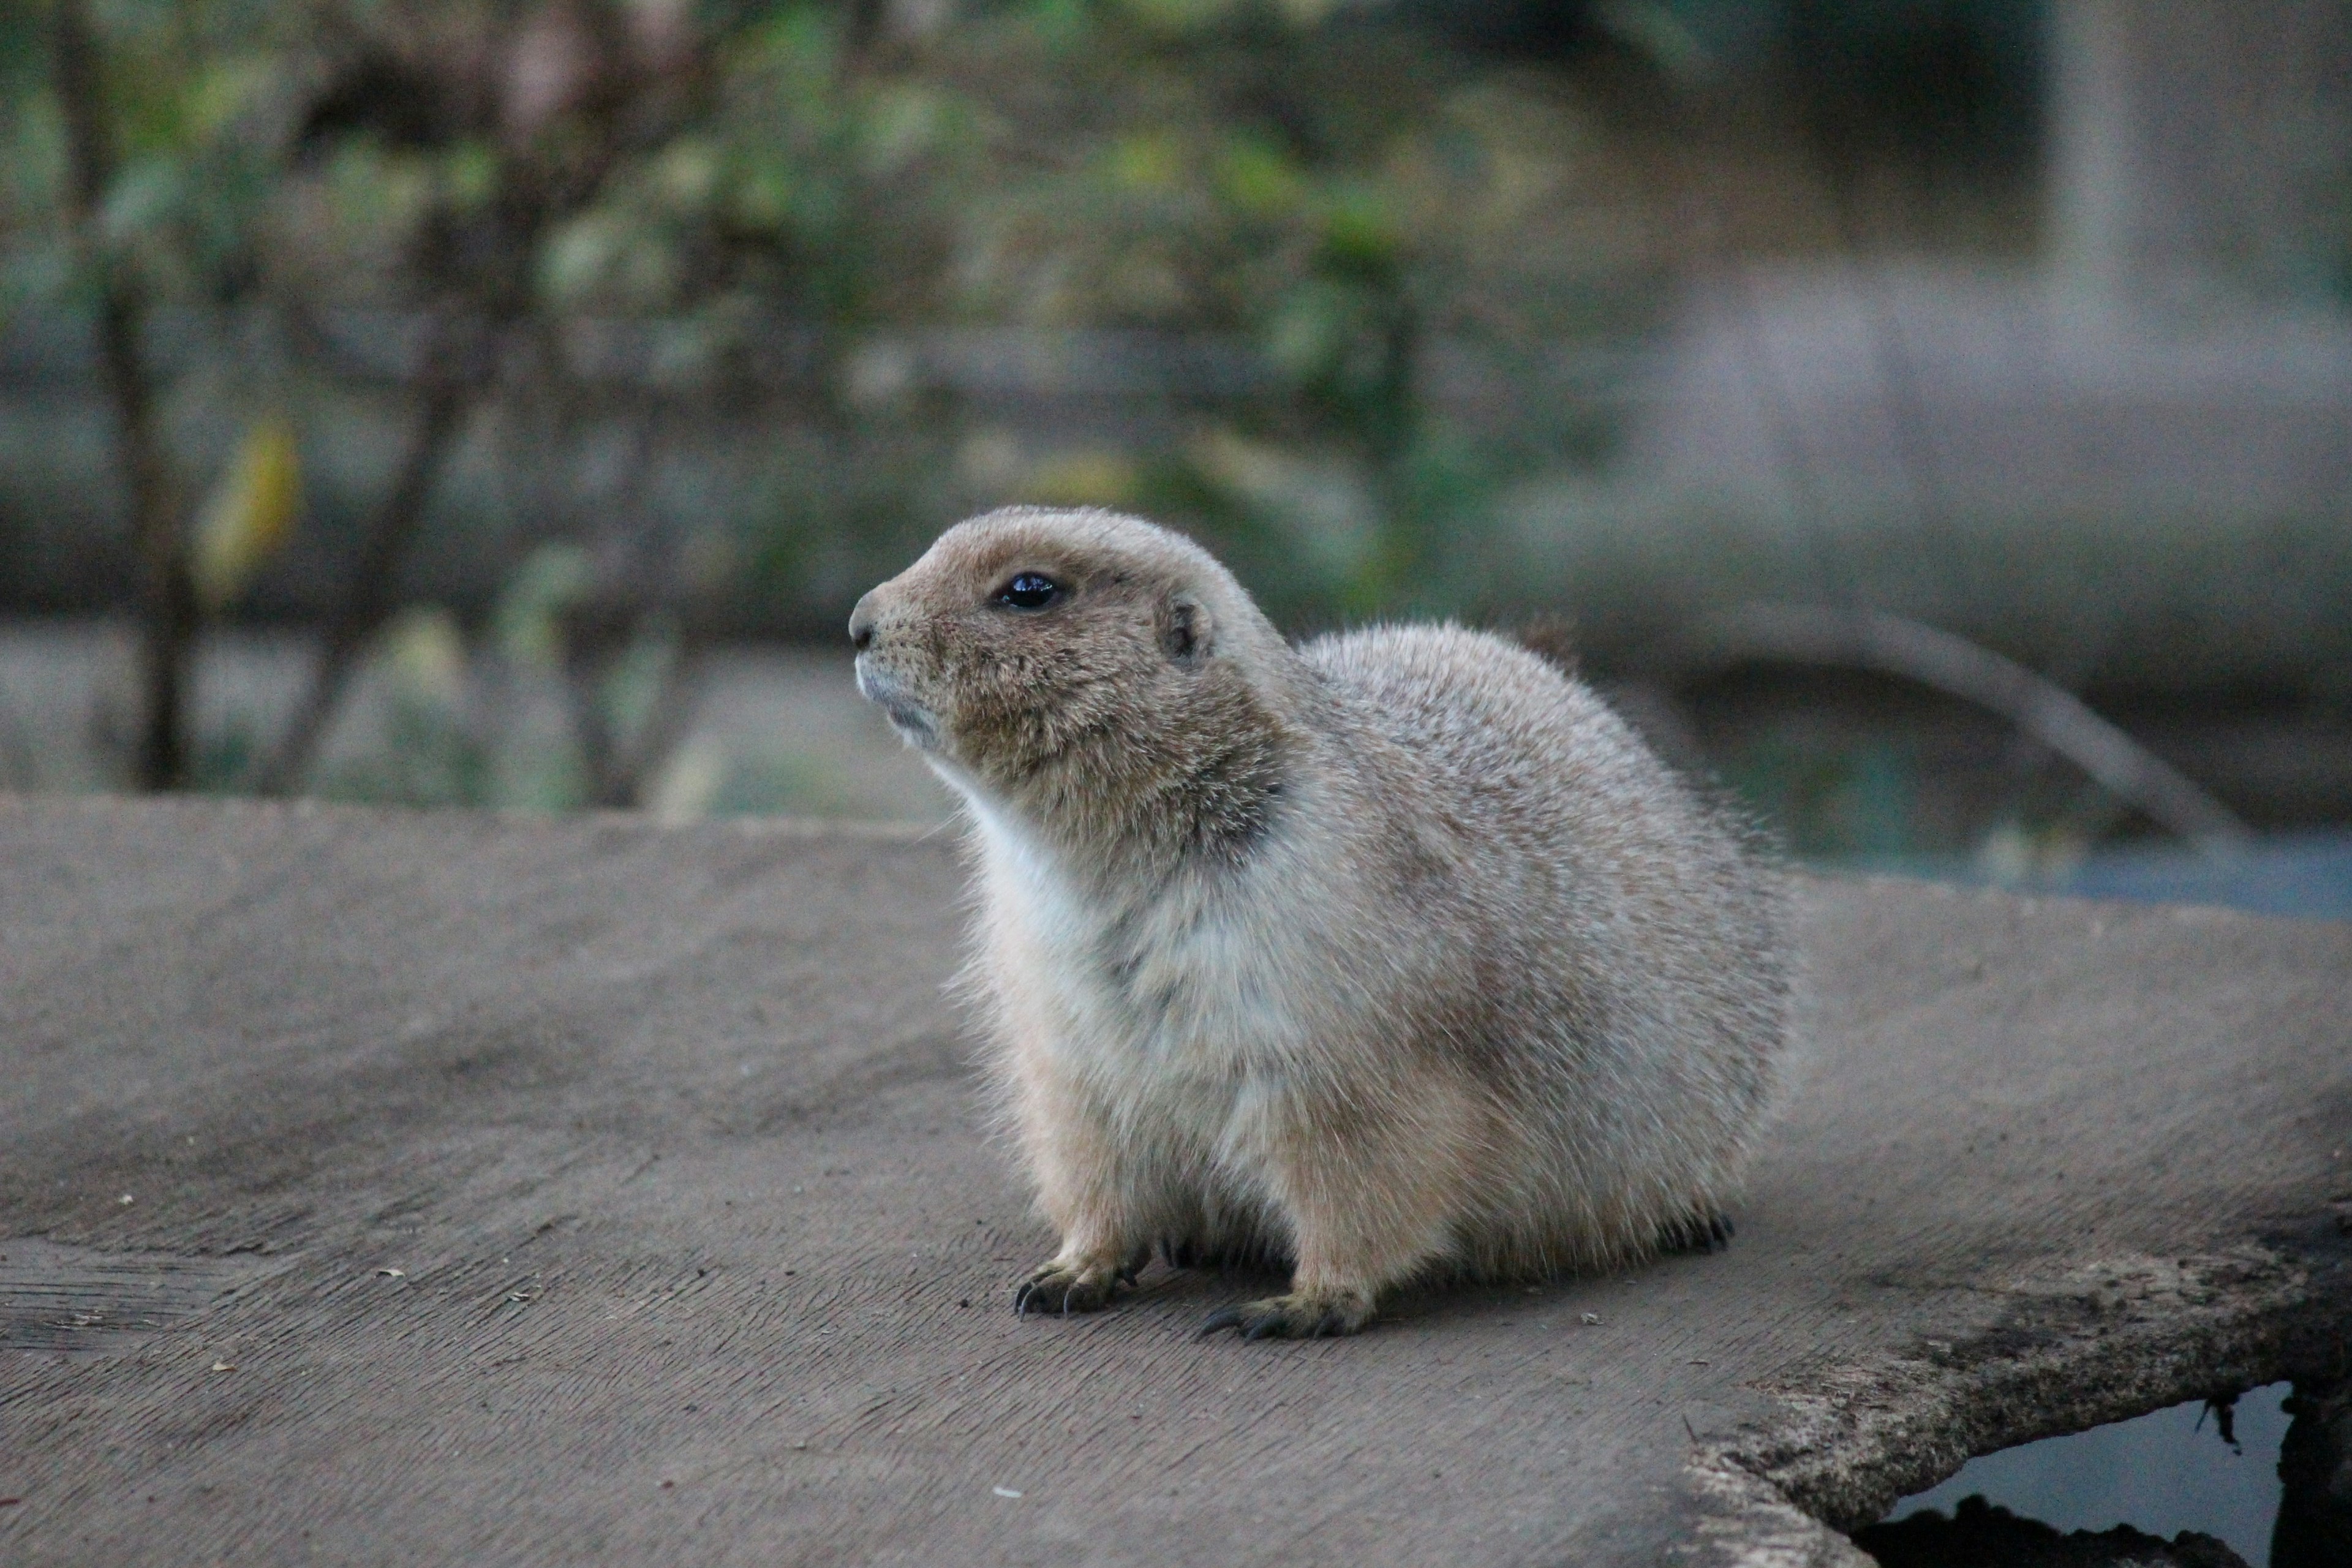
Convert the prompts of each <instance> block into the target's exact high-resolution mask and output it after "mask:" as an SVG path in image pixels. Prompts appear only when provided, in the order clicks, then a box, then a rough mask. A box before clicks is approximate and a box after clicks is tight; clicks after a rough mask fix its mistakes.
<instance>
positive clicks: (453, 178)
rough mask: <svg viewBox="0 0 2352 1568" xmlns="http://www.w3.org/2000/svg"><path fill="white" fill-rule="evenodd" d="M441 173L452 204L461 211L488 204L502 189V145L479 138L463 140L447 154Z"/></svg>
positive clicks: (468, 210)
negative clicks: (500, 155) (500, 157)
mask: <svg viewBox="0 0 2352 1568" xmlns="http://www.w3.org/2000/svg"><path fill="white" fill-rule="evenodd" d="M441 174H442V182H443V183H442V189H443V190H444V191H445V192H446V195H447V196H448V200H449V204H450V205H452V206H454V207H457V209H458V210H459V211H461V212H470V211H476V210H478V209H479V208H482V207H485V206H488V205H489V203H490V199H491V198H492V197H493V196H495V195H498V191H499V174H500V163H499V152H498V149H497V148H495V147H493V146H491V145H490V144H489V143H488V142H483V141H478V140H474V141H466V142H457V144H455V145H454V146H452V147H451V148H450V149H449V151H448V153H446V155H445V156H444V157H443V159H442V161H441Z"/></svg>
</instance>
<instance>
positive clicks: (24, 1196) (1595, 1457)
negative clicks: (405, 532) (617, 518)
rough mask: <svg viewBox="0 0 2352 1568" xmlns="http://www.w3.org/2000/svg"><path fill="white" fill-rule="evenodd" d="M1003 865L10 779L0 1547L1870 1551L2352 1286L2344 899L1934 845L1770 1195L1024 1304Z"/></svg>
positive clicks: (1824, 902)
mask: <svg viewBox="0 0 2352 1568" xmlns="http://www.w3.org/2000/svg"><path fill="white" fill-rule="evenodd" d="M960 883H961V877H960V874H959V871H958V868H957V866H956V863H955V857H954V852H953V849H952V847H951V846H950V844H949V843H948V842H946V841H944V840H942V839H940V838H938V837H930V838H918V837H909V836H907V835H898V834H891V833H887V832H884V833H875V832H866V833H843V832H835V831H829V830H822V829H813V828H808V827H803V826H709V827H700V828H693V829H685V830H676V831H663V830H659V829H656V828H654V827H651V826H646V825H644V824H642V823H640V822H637V821H635V820H630V819H619V818H596V819H585V820H571V821H565V822H560V823H539V822H528V821H508V820H498V819H492V818H486V817H479V816H401V815H392V814H372V813H362V812H355V811H341V810H326V809H310V808H303V807H275V806H257V805H214V804H194V803H189V804H160V805H148V804H128V803H122V802H113V801H80V800H29V799H17V800H0V1075H5V1076H0V1084H5V1089H0V1237H6V1238H9V1239H7V1240H0V1496H5V1497H10V1498H16V1499H19V1501H18V1502H16V1503H15V1504H13V1505H11V1506H7V1507H5V1508H0V1559H5V1561H7V1562H9V1563H25V1564H39V1563H188V1562H205V1561H212V1560H214V1559H215V1558H223V1559H233V1560H235V1561H237V1562H240V1563H278V1562H289V1563H290V1562H295V1561H301V1562H330V1563H417V1562H454V1561H470V1562H486V1563H487V1562H500V1563H503V1562H576V1561H582V1560H586V1559H590V1558H594V1559H597V1560H600V1561H609V1562H619V1563H635V1562H647V1563H651V1562H664V1563H668V1562H694V1563H739V1562H740V1563H761V1564H774V1563H841V1562H873V1563H1202V1564H1212V1563H1213V1564H1229V1563H1272V1562H1277V1561H1279V1562H1283V1563H1349V1564H1350V1565H1351V1568H1354V1565H1363V1564H1371V1563H1436V1562H1444V1563H1561V1562H1565V1563H1578V1564H1612V1563H1654V1562H1659V1561H1662V1560H1685V1561H1690V1562H1695V1563H1855V1562H1861V1561H1864V1560H1863V1559H1861V1558H1860V1557H1859V1554H1858V1553H1855V1552H1853V1548H1852V1547H1851V1546H1849V1545H1847V1544H1846V1543H1845V1542H1844V1541H1843V1538H1842V1537H1840V1536H1837V1535H1835V1534H1834V1533H1832V1531H1830V1530H1829V1529H1828V1528H1827V1527H1826V1526H1825V1525H1824V1524H1823V1523H1822V1522H1821V1521H1823V1520H1826V1521H1830V1522H1831V1523H1835V1524H1853V1523H1857V1522H1860V1521H1864V1520H1865V1519H1868V1518H1870V1517H1872V1516H1873V1515H1874V1514H1875V1513H1876V1512H1877V1511H1878V1510H1881V1509H1883V1508H1884V1506H1885V1504H1886V1503H1887V1502H1888V1501H1890V1500H1892V1499H1893V1498H1894V1497H1895V1496H1896V1495H1898V1494H1900V1493H1902V1492H1905V1491H1907V1490H1911V1489H1916V1488H1918V1487H1922V1486H1925V1485H1927V1484H1929V1483H1930V1482H1932V1481H1934V1480H1935V1479H1938V1478H1939V1477H1941V1476H1943V1475H1946V1474H1948V1473H1949V1472H1950V1471H1951V1470H1953V1469H1954V1468H1957V1467H1958V1464H1959V1463H1960V1461H1961V1460H1962V1459H1963V1458H1965V1457H1966V1456H1967V1455H1968V1454H1969V1452H1971V1451H1975V1450H1981V1449H1985V1448H1989V1447H1997V1446H2000V1445H2002V1444H2006V1443H2010V1442H2014V1441H2018V1440H2021V1439H2023V1438H2027V1437H2031V1436H2042V1435H2046V1434H2049V1433H2052V1432H2055V1431H2060V1430H2066V1429H2071V1428H2074V1427H2078V1426H2084V1425H2087V1424H2090V1423H2093V1422H2096V1421H2101V1420H2105V1419H2110V1418H2114V1417H2116V1416H2121V1415H2129V1414H2133V1413H2136V1412H2137V1411H2141V1410H2145V1409H2148V1408H2152V1407H2155V1406H2157V1405H2163V1404H2167V1403H2170V1402H2173V1401H2177V1400H2179V1399H2182V1398H2187V1397H2194V1396H2196V1395H2198V1394H2206V1393H2211V1392H2217V1391H2221V1390H2223V1389H2227V1388H2231V1387H2236V1386H2241V1385H2244V1384H2254V1383H2262V1382H2266V1381H2270V1380H2273V1379H2275V1378H2278V1377H2282V1376H2289V1375H2295V1374H2297V1373H2301V1374H2304V1375H2306V1376H2308V1375H2314V1374H2316V1373H2335V1372H2337V1371H2339V1370H2340V1368H2341V1365H2342V1358H2343V1356H2344V1355H2345V1353H2346V1346H2347V1343H2352V1236H2347V1228H2352V1048H2347V1032H2348V1031H2352V1024H2347V1019H2352V927H2346V926H2339V925H2333V924H2326V923H2319V922H2301V923H2289V922H2274V921H2257V920H2252V919H2247V918H2243V917H2239V916H2235V915H2230V914H2225V913H2219V912H2214V911H2210V910H2183V909H2167V908H2137V909H2135V908H2124V907H2118V906H2105V905H2096V904H2086V903H2076V902H2066V901H2053V900H2041V901H2036V900H2019V899H2012V898H2006V897H2002V896H1999V895H1994V894H1982V893H1963V892H1956V891H1949V890H1945V889H1937V888H1932V887H1927V886H1922V885H1914V884H1905V883H1895V882H1811V883H1808V884H1806V885H1805V886H1804V888H1803V889H1802V890H1801V907H1802V924H1803V932H1802V942H1803V947H1804V952H1805V955H1806V973H1805V977H1804V981H1803V986H1802V1000H1801V1010H1800V1023H1799V1036H1800V1042H1801V1045H1800V1051H1799V1060H1798V1062H1797V1067H1796V1074H1795V1082H1794V1083H1793V1084H1792V1085H1791V1088H1790V1093H1789V1096H1788V1101H1787V1107H1786V1110H1785V1111H1784V1113H1783V1115H1782V1117H1781V1120H1780V1124H1779V1127H1778V1130H1777V1131H1776V1133H1775V1135H1774V1137H1773V1139H1772V1141H1771V1143H1770V1148H1769V1152H1768V1154H1767V1156H1766V1158H1765V1159H1764V1161H1763V1163H1762V1164H1761V1166H1760V1168H1759V1171H1758V1173H1757V1177H1756V1181H1755V1184H1754V1189H1753V1191H1752V1193H1751V1195H1750V1196H1749V1198H1748V1202H1747V1204H1746V1205H1745V1207H1744V1208H1743V1210H1742V1211H1741V1213H1740V1215H1739V1216H1738V1217H1739V1220H1740V1232H1739V1237H1738V1240H1737V1242H1735V1243H1734V1245H1733V1247H1732V1248H1731V1250H1730V1251H1728V1252H1727V1253H1725V1254H1721V1255H1717V1256H1715V1257H1692V1258H1675V1259H1669V1260H1666V1261H1664V1262H1661V1263H1658V1264H1656V1265H1654V1266H1653V1267H1651V1268H1644V1269H1643V1270H1640V1271H1638V1272H1637V1273H1635V1274H1634V1275H1633V1276H1632V1277H1630V1278H1626V1279H1613V1278H1612V1279H1578V1280H1569V1281H1562V1282H1560V1283H1559V1284H1556V1285H1553V1286H1550V1287H1547V1288H1545V1289H1540V1290H1536V1291H1521V1290H1508V1291H1505V1290H1496V1289H1486V1290H1477V1291H1468V1292H1455V1293H1451V1294H1435V1293H1433V1294H1429V1295H1426V1296H1423V1297H1421V1298H1417V1299H1414V1300H1408V1301H1406V1302H1403V1303H1402V1304H1401V1305H1400V1307H1399V1308H1398V1310H1396V1311H1395V1312H1394V1313H1393V1314H1392V1315H1391V1317H1390V1318H1389V1319H1387V1320H1386V1321H1384V1322H1383V1323H1382V1324H1381V1325H1380V1326H1379V1327H1377V1328H1376V1329H1375V1330H1374V1331H1372V1332H1371V1333H1370V1334H1368V1335H1366V1336H1364V1337H1362V1338H1360V1339H1357V1340H1351V1341H1342V1342H1320V1343H1311V1344H1303V1345H1266V1344H1251V1345H1244V1344H1241V1343H1238V1342H1233V1341H1231V1340H1230V1339H1225V1340H1220V1341H1211V1342H1194V1341H1193V1340H1192V1338H1191V1330H1192V1325H1193V1324H1194V1323H1195V1322H1196V1321H1197V1320H1198V1318H1199V1317H1200V1315H1201V1314H1202V1312H1204V1311H1205V1310H1207V1309H1208V1308H1209V1307H1210V1306H1211V1305H1213V1304H1214V1303H1216V1302H1219V1301H1222V1300H1226V1299H1229V1298H1231V1297H1233V1296H1234V1295H1237V1294H1239V1293H1240V1292H1241V1291H1242V1290H1243V1289H1246V1288H1247V1282H1244V1281H1243V1280H1240V1279H1218V1278H1217V1277H1215V1276H1213V1275H1212V1276H1206V1277H1202V1276H1192V1275H1171V1274H1167V1273H1164V1272H1162V1271H1160V1270H1159V1269H1157V1268H1155V1269H1154V1270H1152V1271H1151V1272H1150V1273H1148V1274H1147V1275H1146V1277H1145V1279H1144V1284H1143V1289H1141V1291H1140V1292H1139V1296H1138V1298H1137V1299H1136V1300H1134V1301H1133V1303H1132V1304H1131V1305H1129V1307H1127V1308H1126V1309H1125V1310H1120V1311H1116V1312H1113V1313H1110V1314H1108V1315H1105V1316H1102V1317H1097V1318H1091V1319H1085V1320H1073V1321H1067V1322H1063V1321H1037V1320H1034V1319H1033V1320H1030V1321H1016V1320H1015V1319H1014V1318H1013V1315H1012V1313H1011V1312H1010V1311H1009V1310H1007V1300H1008V1295H1007V1290H1008V1287H1009V1285H1010V1283H1011V1281H1012V1280H1013V1278H1014V1277H1015V1275H1016V1274H1017V1273H1018V1272H1019V1271H1021V1269H1023V1268H1024V1267H1025V1266H1026V1265H1028V1264H1029V1263H1031V1262H1033V1261H1034V1259H1035V1258H1036V1257H1038V1256H1040V1255H1041V1254H1042V1252H1043V1251H1044V1250H1045V1247H1047V1246H1048V1237H1046V1235H1045V1231H1044V1230H1043V1228H1042V1227H1040V1226H1038V1225H1036V1224H1035V1223H1034V1221H1033V1220H1031V1219H1030V1218H1029V1217H1028V1216H1027V1215H1025V1213H1024V1206H1023V1202H1022V1199H1021V1195H1020V1194H1019V1193H1018V1192H1017V1191H1016V1190H1015V1187H1014V1184H1013V1182H1012V1180H1011V1179H1010V1176H1009V1173H1008V1171H1007V1168H1006V1166H1005V1165H1004V1163H1003V1161H1002V1160H1001V1159H1000V1158H999V1157H998V1156H997V1155H996V1154H995V1153H994V1152H992V1151H991V1150H990V1149H988V1148H987V1147H985V1145H984V1143H983V1142H982V1138H981V1136H980V1135H979V1133H978V1131H976V1127H977V1119H976V1117H975V1114H974V1110H973V1106H972V1104H971V1095H970V1089H969V1082H968V1079H967V1077H966V1074H965V1071H964V1068H963V1066H962V1058H961V1047H960V1045H959V1040H958V1036H957V1033H956V1028H955V1025H954V1020H953V1018H952V1017H951V1016H950V1013H949V1011H948V1009H947V1007H946V1006H945V1005H944V1004H943V1003H942V1001H941V999H940V981H941V980H942V979H943V978H944V977H945V976H946V974H947V973H949V971H950V967H951V966H952V963H953V958H954V948H955V942H956V926H957V922H958V919H959V915H958V910H959V908H960V902H961V900H960ZM125 1198H128V1199H129V1200H130V1201H129V1202H127V1203H126V1202H125V1201H123V1200H124V1199H125ZM1588 1314H1589V1315H1591V1317H1593V1318H1597V1319H1598V1321H1597V1322H1595V1321H1588ZM1013 1494H1017V1495H1013Z"/></svg>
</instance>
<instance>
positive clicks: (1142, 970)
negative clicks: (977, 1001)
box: [982, 843, 1293, 1079]
mask: <svg viewBox="0 0 2352 1568" xmlns="http://www.w3.org/2000/svg"><path fill="white" fill-rule="evenodd" d="M1019 848H1021V847H1018V846H1016V847H1015V849H1016V853H1013V854H1005V853H1002V852H1000V847H999V846H997V845H996V844H994V843H990V844H989V845H988V849H989V854H988V856H987V860H986V880H985V893H986V896H985V909H984V913H983V916H982V918H983V920H984V921H986V922H987V925H988V928H989V929H988V930H987V931H986V932H985V940H986V942H987V945H988V947H989V949H990V951H991V952H992V958H993V960H994V962H996V963H999V964H1001V965H1003V966H1004V967H1005V968H1006V969H1007V970H1008V971H1009V973H1007V975H1006V978H1007V979H1008V980H1010V981H1012V982H1013V986H1014V988H1015V989H1016V990H1018V991H1020V992H1023V993H1025V994H1028V995H1030V996H1032V997H1034V998H1035V1000H1036V1001H1037V1002H1038V1003H1040V1004H1042V1005H1043V1010H1044V1012H1045V1015H1046V1016H1045V1019H1042V1020H1041V1021H1044V1022H1047V1023H1048V1024H1049V1029H1048V1032H1049V1033H1050V1034H1051V1035H1052V1036H1053V1037H1054V1039H1053V1041H1052V1048H1054V1049H1055V1050H1057V1051H1058V1052H1061V1053H1065V1054H1067V1055H1070V1056H1072V1057H1075V1058H1079V1059H1080V1060H1081V1061H1082V1062H1084V1063H1085V1064H1086V1065H1087V1066H1089V1067H1091V1068H1095V1069H1097V1070H1100V1071H1105V1072H1108V1073H1110V1074H1112V1075H1115V1076H1118V1077H1121V1078H1127V1077H1130V1076H1131V1077H1136V1078H1139V1079H1160V1078H1170V1079H1183V1078H1192V1077H1208V1078H1218V1079H1230V1078H1231V1077H1232V1076H1233V1075H1234V1073H1235V1072H1236V1071H1240V1070H1245V1069H1246V1067H1247V1065H1248V1064H1249V1062H1250V1061H1251V1060H1252V1059H1254V1058H1260V1057H1261V1056H1262V1055H1263V1053H1265V1052H1266V1051H1268V1050H1274V1049H1278V1048H1279V1047H1280V1046H1281V1044H1282V1043H1283V1041H1284V1040H1285V1039H1286V1038H1287V1037H1288V1036H1289V1035H1290V1034H1291V1033H1292V1030H1293V1020H1292V1017H1291V1011H1292V1010H1291V1008H1290V1007H1289V1006H1288V1005H1287V998H1286V996H1285V994H1284V987H1283V985H1282V984H1281V979H1280V974H1281V971H1282V967H1283V965H1282V962H1281V959H1282V953H1281V944H1280V942H1278V941H1273V940H1269V933H1268V932H1267V931H1265V930H1263V929H1261V922H1260V921H1256V920H1255V919H1253V918H1252V916H1251V914H1250V910H1249V900H1248V898H1247V893H1246V889H1236V888H1231V887H1225V888H1202V887H1197V886H1181V885H1180V886H1177V887H1174V888H1171V889H1162V890H1161V891H1160V893H1159V894H1158V896H1155V897H1153V898H1150V899H1142V900H1122V901H1112V900H1105V899H1101V898H1097V897H1089V896H1087V894H1085V893H1084V892H1082V891H1080V890H1079V889H1074V888H1072V887H1071V886H1070V885H1069V884H1068V883H1067V882H1066V881H1065V880H1064V879H1061V878H1059V877H1057V876H1055V875H1054V874H1053V872H1052V868H1050V867H1048V866H1045V865H1043V864H1041V863H1040V862H1039V860H1038V859H1037V858H1035V857H1034V855H1028V854H1021V853H1017V850H1018V849H1019Z"/></svg>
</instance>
